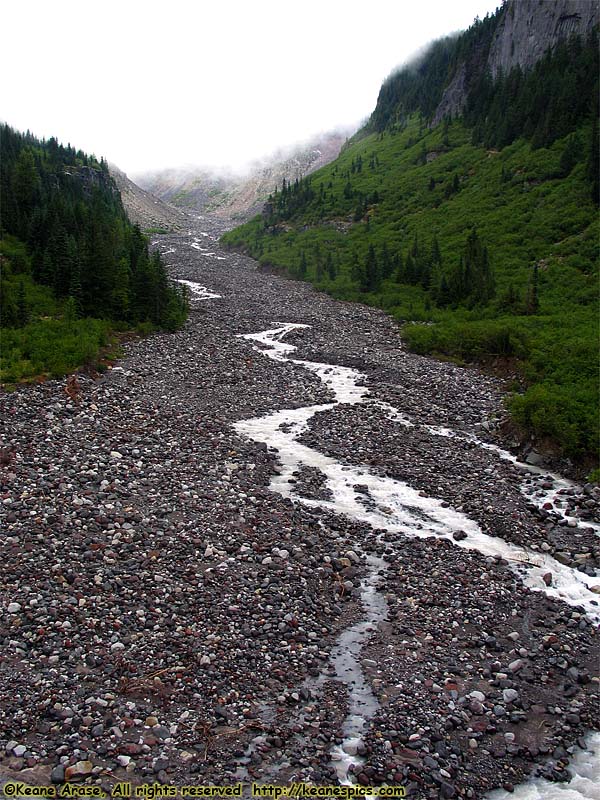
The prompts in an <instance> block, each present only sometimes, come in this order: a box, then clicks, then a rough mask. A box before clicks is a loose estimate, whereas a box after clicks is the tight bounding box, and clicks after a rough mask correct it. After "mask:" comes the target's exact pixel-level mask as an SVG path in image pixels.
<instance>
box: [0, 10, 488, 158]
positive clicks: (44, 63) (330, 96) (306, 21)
mask: <svg viewBox="0 0 600 800" xmlns="http://www.w3.org/2000/svg"><path fill="white" fill-rule="evenodd" d="M495 7H496V2H491V1H490V0H453V2H452V3H448V2H447V0H423V1H422V2H420V3H409V2H398V0H373V1H372V2H371V3H369V4H364V3H361V2H358V1H357V0H327V2H322V1H320V2H317V0H302V2H291V0H288V1H287V2H281V0H254V2H251V3H250V2H244V1H243V0H220V2H218V3H216V2H214V3H207V2H205V1H204V0H202V1H201V0H196V2H189V0H170V2H169V3H164V2H157V0H150V1H147V2H140V1H139V0H128V1H127V2H116V0H104V1H103V2H102V3H100V2H94V1H93V0H88V2H85V3H81V2H76V0H56V2H54V3H47V2H41V0H21V2H19V3H5V4H3V8H2V17H1V19H2V27H3V32H4V37H3V46H2V49H1V51H0V69H1V70H2V77H3V80H2V82H1V86H0V99H1V103H0V117H1V118H2V119H3V120H4V121H6V122H8V123H9V124H10V125H12V126H14V127H16V128H18V129H21V130H26V129H30V130H31V131H32V132H33V133H35V134H36V135H38V136H41V137H46V138H47V137H49V136H57V137H58V138H59V139H60V140H61V141H63V142H65V143H67V142H70V143H71V144H72V145H73V146H75V147H77V148H82V149H84V150H86V151H88V152H93V153H95V154H96V155H97V156H98V157H100V156H103V157H105V158H106V159H107V160H109V161H111V162H113V163H115V164H117V165H118V166H119V167H120V168H121V169H124V170H125V171H126V172H128V173H131V174H133V173H140V172H144V171H148V170H158V169H163V168H166V167H184V166H190V165H200V166H205V167H209V168H211V169H218V170H221V171H223V172H224V173H227V172H228V171H231V170H233V171H236V172H237V171H239V170H243V169H246V168H247V167H248V165H249V164H250V163H251V162H256V161H257V160H258V161H260V160H261V159H264V158H265V157H267V156H268V155H269V154H271V153H273V152H274V151H275V150H278V149H280V148H289V147H291V146H292V145H293V144H294V143H296V142H300V141H305V140H308V139H310V138H311V137H313V136H314V135H315V134H317V133H318V132H320V131H328V130H331V129H334V128H336V127H340V126H343V127H344V128H349V129H356V128H357V127H358V125H359V123H360V121H361V120H364V119H365V118H366V117H368V115H369V114H370V113H371V111H372V110H373V107H374V105H375V102H376V99H377V93H378V91H379V87H380V85H381V83H382V81H383V80H384V79H385V78H386V77H387V76H388V75H389V74H390V73H391V72H392V71H393V70H394V69H395V68H396V67H397V66H398V65H399V64H401V63H403V62H405V61H407V60H408V59H409V58H410V57H411V55H412V54H414V53H415V52H417V51H420V50H422V48H423V47H424V46H425V45H426V43H427V42H429V41H431V40H432V39H435V38H438V37H440V36H443V35H446V34H449V33H450V32H452V31H456V30H457V29H463V28H466V27H468V26H469V25H470V24H471V22H472V21H473V19H474V18H475V16H476V15H478V16H480V17H483V16H485V14H486V13H488V12H493V11H494V9H495Z"/></svg>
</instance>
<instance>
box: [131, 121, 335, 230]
mask: <svg viewBox="0 0 600 800" xmlns="http://www.w3.org/2000/svg"><path fill="white" fill-rule="evenodd" d="M349 133H350V131H335V132H332V133H327V134H323V135H322V136H319V137H317V138H315V139H313V140H311V141H310V142H309V143H307V144H306V145H301V146H298V147H296V148H294V149H292V150H291V151H290V152H285V151H281V152H279V153H276V154H274V155H273V156H272V157H270V158H269V159H266V160H265V161H264V162H262V163H260V164H258V165H257V166H255V167H254V168H253V169H252V170H251V171H250V173H249V174H248V175H244V176H234V175H219V174H216V173H214V172H210V171H207V170H195V171H194V170H192V171H187V170H162V171H160V172H156V173H149V174H146V175H142V176H139V177H138V179H137V180H138V183H139V184H140V186H142V187H143V188H144V189H146V190H148V191H149V192H151V193H152V194H153V195H155V196H156V197H158V198H160V199H162V200H164V201H165V202H166V203H170V204H171V205H175V206H179V207H181V208H186V209H190V210H193V211H197V212H202V211H210V212H211V213H214V214H216V215H217V216H218V217H222V218H223V219H232V220H237V221H238V222H239V221H244V220H247V219H249V218H250V217H251V216H253V215H254V214H256V213H258V212H259V211H260V210H261V208H262V206H263V204H264V202H265V200H266V199H267V197H268V196H269V194H270V193H271V192H272V191H274V189H275V187H276V186H278V185H280V184H281V183H282V181H283V180H284V179H285V180H286V181H288V182H289V181H294V180H295V179H296V178H301V177H303V176H305V175H309V174H310V173H311V172H314V171H315V170H317V169H320V168H321V167H323V166H325V165H326V164H328V163H330V162H331V161H333V160H334V159H335V158H336V157H337V156H338V154H339V152H340V150H341V148H342V146H343V144H344V142H345V141H346V139H347V135H349Z"/></svg>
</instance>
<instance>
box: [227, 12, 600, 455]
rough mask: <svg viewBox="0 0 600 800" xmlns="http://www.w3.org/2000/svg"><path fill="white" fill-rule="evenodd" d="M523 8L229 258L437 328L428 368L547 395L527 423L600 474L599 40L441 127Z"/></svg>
mask: <svg viewBox="0 0 600 800" xmlns="http://www.w3.org/2000/svg"><path fill="white" fill-rule="evenodd" d="M510 7H511V4H509V5H508V6H506V7H504V8H503V9H502V10H501V12H499V13H498V14H497V15H495V16H494V17H493V18H487V19H486V20H484V21H482V22H478V23H477V24H476V25H475V26H474V27H473V28H472V29H470V30H469V31H467V32H466V33H465V34H463V35H462V36H461V37H458V38H454V39H447V40H443V41H442V42H440V43H436V44H434V46H433V47H432V48H431V50H430V51H429V54H428V55H426V56H425V57H424V59H423V60H422V62H421V63H420V64H419V65H418V68H416V69H415V68H413V67H410V68H407V69H406V70H405V71H403V72H401V73H398V74H397V75H396V76H395V77H394V78H393V79H392V82H391V83H390V82H389V81H388V82H386V83H385V84H384V86H383V87H382V91H381V93H380V96H379V99H378V103H377V108H376V109H375V112H374V114H373V116H372V117H371V120H370V121H369V123H368V125H367V126H366V127H365V128H364V129H363V130H362V131H361V132H359V134H357V135H356V136H355V137H354V139H353V140H352V141H351V143H350V146H349V147H348V148H347V149H345V150H344V152H343V153H342V154H341V155H340V157H339V158H338V159H337V160H336V161H335V162H333V163H332V164H330V165H329V166H327V167H325V168H324V169H322V170H320V171H319V172H317V173H315V174H314V175H313V176H312V177H311V178H310V179H305V180H303V181H299V182H298V183H297V184H295V185H292V186H286V187H284V188H283V189H282V190H281V191H278V192H277V193H276V194H274V195H273V196H272V198H271V199H270V201H269V202H268V203H267V205H266V206H265V211H264V213H263V215H262V216H260V217H256V218H255V219H254V220H252V221H251V222H249V223H248V224H247V225H245V226H242V227H241V228H238V229H236V230H234V231H231V232H229V233H228V234H226V235H225V236H224V238H223V241H224V242H225V243H226V244H228V245H230V246H233V247H241V248H243V249H245V250H246V251H247V252H249V253H250V254H251V255H253V256H254V257H256V258H258V259H259V260H260V261H261V262H262V263H264V264H269V265H271V266H275V267H280V268H283V269H285V270H287V271H288V272H290V273H291V274H293V275H295V276H297V277H300V278H304V279H308V280H311V281H312V282H314V283H316V284H317V285H318V286H320V287H321V288H323V289H325V290H327V291H330V292H331V293H332V294H334V295H336V296H339V297H343V298H345V299H350V300H360V301H362V302H367V303H369V304H373V305H380V306H382V307H383V308H386V309H389V310H390V311H391V312H392V313H393V314H394V315H395V316H396V317H397V318H398V319H400V320H411V319H412V320H420V321H426V322H433V323H436V324H434V325H426V326H423V325H417V326H413V327H410V326H409V327H406V328H405V338H406V339H407V341H408V342H409V344H411V345H412V346H413V347H414V348H415V349H417V350H418V351H419V352H437V353H446V354H449V355H451V356H452V357H454V358H458V359H460V360H463V361H464V360H470V359H473V358H482V357H484V358H488V359H494V360H495V361H496V363H497V364H498V360H499V359H502V360H503V363H504V364H505V365H506V363H507V359H508V360H509V362H508V363H510V365H511V369H514V367H515V365H516V366H517V367H518V368H519V371H520V375H521V379H522V380H523V381H524V383H525V384H526V386H528V387H529V388H528V390H527V392H526V393H525V395H517V396H516V397H515V398H514V399H513V400H512V403H511V408H512V411H513V418H514V420H515V421H517V422H518V423H519V424H521V425H523V426H524V428H525V429H526V430H527V431H528V432H530V433H534V434H535V435H536V436H537V437H538V439H539V441H540V444H546V445H548V444H550V443H551V442H554V443H558V447H559V449H560V451H561V452H562V453H563V454H567V455H569V456H570V457H571V458H576V459H579V460H581V461H582V462H585V463H590V459H592V458H593V457H594V454H595V453H596V452H597V435H596V434H597V414H596V409H597V405H598V389H597V381H596V372H595V367H594V365H595V364H596V360H597V348H596V340H597V322H596V297H597V267H598V265H597V246H596V242H597V206H596V203H595V199H596V198H597V192H598V186H597V173H598V170H597V124H596V117H597V110H596V109H597V105H596V97H597V76H598V60H597V59H598V55H597V39H596V38H595V37H592V38H591V39H589V40H581V39H579V40H572V41H568V42H562V43H560V44H558V45H556V47H554V48H553V49H552V50H551V51H548V52H547V53H546V54H545V55H544V57H543V58H542V59H541V60H540V61H538V62H537V65H536V66H534V67H533V68H532V69H530V70H528V71H526V72H523V71H522V70H521V69H520V67H517V68H515V69H514V70H512V71H511V72H509V73H508V74H507V75H506V76H504V75H501V76H500V77H499V78H498V79H497V80H496V81H492V80H491V78H489V77H488V76H487V75H485V74H484V75H483V78H482V80H481V81H478V82H477V81H476V82H475V83H473V84H471V89H470V90H469V92H468V95H467V105H466V107H465V114H464V116H463V118H462V119H455V120H454V121H453V122H451V121H450V120H449V118H445V119H444V120H443V121H442V122H441V123H440V124H438V125H436V124H435V122H432V123H431V127H427V125H426V124H425V119H430V120H434V117H435V113H436V109H437V108H438V106H439V103H440V99H441V97H442V95H443V93H444V90H445V89H446V88H447V81H448V80H450V81H452V77H449V76H451V75H452V72H451V70H450V71H449V69H448V65H449V64H451V63H454V64H455V66H456V67H457V68H460V63H461V59H462V62H463V63H467V62H470V63H474V62H475V61H476V58H477V54H480V55H481V52H482V50H481V45H482V42H484V43H485V42H488V43H489V42H492V41H494V36H495V35H496V34H497V31H498V27H497V26H498V25H499V24H500V22H501V21H502V19H503V14H507V13H508V14H509V13H510ZM486 58H487V56H486ZM484 63H485V59H484ZM444 65H445V66H444ZM573 83H575V85H576V86H577V92H572V91H571V86H572V85H573ZM386 87H387V88H386ZM538 106H539V108H540V109H541V112H539V113H538V111H537V109H538ZM532 108H533V109H534V111H535V113H536V114H537V117H536V118H535V119H533V120H532V118H531V109H532ZM565 354H568V356H567V358H565ZM515 360H516V364H515Z"/></svg>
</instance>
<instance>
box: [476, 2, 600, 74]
mask: <svg viewBox="0 0 600 800" xmlns="http://www.w3.org/2000/svg"><path fill="white" fill-rule="evenodd" d="M599 23H600V6H599V5H598V3H596V2H594V0H518V1H517V0H511V2H510V3H508V4H507V6H506V9H505V12H504V14H503V16H502V18H501V20H500V23H499V25H498V28H497V30H496V33H495V35H494V39H493V41H492V45H491V47H490V54H489V57H488V69H489V70H490V72H491V74H492V76H493V77H494V78H495V77H496V76H497V75H498V73H499V71H500V70H502V71H503V72H505V73H506V72H509V71H510V70H511V69H512V68H513V67H516V66H517V65H519V66H520V67H521V68H523V69H528V68H529V67H532V66H533V65H534V64H535V63H536V61H539V59H540V58H541V57H542V56H543V55H544V53H545V52H546V50H548V48H550V47H553V46H554V45H555V44H557V43H558V42H559V41H561V40H563V39H566V38H568V37H569V36H572V35H574V34H581V35H584V36H585V35H586V34H588V33H589V32H590V31H591V30H592V29H593V27H594V26H595V25H598V24H599Z"/></svg>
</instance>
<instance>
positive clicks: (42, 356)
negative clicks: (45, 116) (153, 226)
mask: <svg viewBox="0 0 600 800" xmlns="http://www.w3.org/2000/svg"><path fill="white" fill-rule="evenodd" d="M0 166H1V169H0V203H1V208H2V216H1V234H2V241H1V242H0V265H1V267H2V278H1V282H0V289H1V303H2V317H1V325H2V331H1V332H2V352H1V362H0V380H2V381H16V380H20V379H23V378H27V377H31V376H33V375H37V374H40V373H41V374H45V373H49V374H52V375H59V374H63V373H64V372H68V371H69V370H72V369H74V368H75V367H77V366H79V365H81V364H83V363H86V362H90V361H91V360H92V359H93V358H94V357H95V356H96V354H97V352H98V349H99V347H101V346H102V345H103V344H105V343H106V341H107V337H108V331H109V330H110V328H111V326H112V327H114V326H117V327H131V326H132V325H138V324H145V325H147V324H150V325H152V326H156V327H158V328H164V329H166V330H175V329H176V328H178V327H179V326H180V325H181V324H183V322H184V320H185V318H186V314H187V300H186V296H185V293H184V291H183V290H182V289H180V288H178V287H175V286H173V285H172V284H170V283H169V281H168V279H167V275H166V271H165V268H164V265H163V263H162V261H161V259H160V256H159V254H158V253H153V254H150V253H149V252H148V241H147V239H146V238H145V237H144V236H143V235H142V234H141V232H140V230H139V228H137V227H135V226H133V225H131V223H130V222H129V220H128V219H127V217H126V215H125V212H124V210H123V206H122V204H121V198H120V195H119V193H118V191H117V189H116V186H115V184H114V182H113V180H112V178H111V177H110V175H109V173H108V167H107V165H106V162H104V161H101V162H98V161H97V160H96V159H95V158H94V157H93V156H87V155H85V154H84V153H82V152H81V151H75V150H74V149H73V148H72V147H70V146H68V147H63V146H62V145H59V144H58V142H57V141H56V140H55V139H49V140H48V141H40V140H38V139H36V138H34V137H33V136H32V135H31V134H29V133H28V134H26V135H24V134H20V133H17V132H16V131H14V130H12V129H11V128H10V127H9V126H7V125H4V126H2V128H1V129H0Z"/></svg>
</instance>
